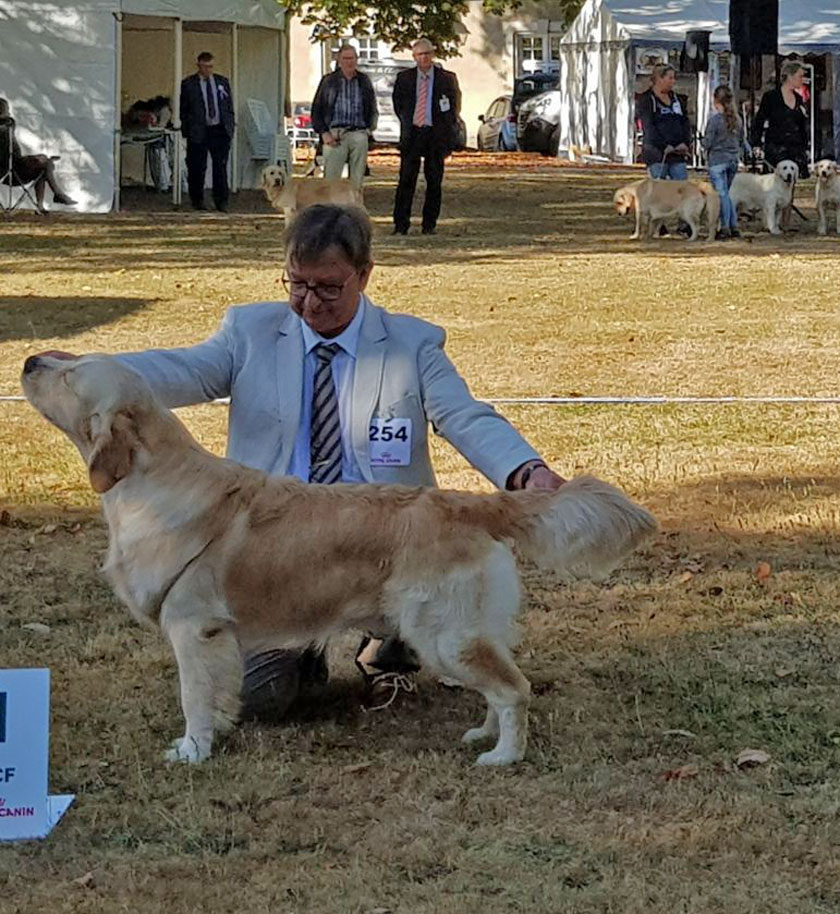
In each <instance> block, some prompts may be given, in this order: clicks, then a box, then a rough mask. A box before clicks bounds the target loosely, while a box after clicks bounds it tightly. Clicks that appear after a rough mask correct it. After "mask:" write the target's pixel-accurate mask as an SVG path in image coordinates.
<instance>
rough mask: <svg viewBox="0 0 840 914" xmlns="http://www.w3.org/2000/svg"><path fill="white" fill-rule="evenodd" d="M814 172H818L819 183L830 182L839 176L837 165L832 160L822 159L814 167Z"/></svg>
mask: <svg viewBox="0 0 840 914" xmlns="http://www.w3.org/2000/svg"><path fill="white" fill-rule="evenodd" d="M814 171H815V172H816V175H817V180H818V181H830V180H831V179H832V178H833V177H834V176H835V175H836V174H838V167H837V163H836V162H833V161H832V160H831V159H820V161H819V162H817V164H816V165H815V166H814Z"/></svg>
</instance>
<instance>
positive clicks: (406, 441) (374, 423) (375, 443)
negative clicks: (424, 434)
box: [368, 419, 411, 467]
mask: <svg viewBox="0 0 840 914" xmlns="http://www.w3.org/2000/svg"><path fill="white" fill-rule="evenodd" d="M368 443H369V444H370V465H371V466H374V467H407V466H408V465H409V463H411V419H371V420H370V427H369V428H368Z"/></svg>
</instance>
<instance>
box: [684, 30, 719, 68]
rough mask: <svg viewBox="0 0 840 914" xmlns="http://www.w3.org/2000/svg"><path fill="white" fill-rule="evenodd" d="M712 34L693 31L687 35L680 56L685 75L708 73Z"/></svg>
mask: <svg viewBox="0 0 840 914" xmlns="http://www.w3.org/2000/svg"><path fill="white" fill-rule="evenodd" d="M711 34H712V33H711V32H706V31H701V30H699V29H693V30H691V31H689V32H686V33H685V43H684V44H683V49H682V54H681V55H680V70H681V71H682V72H683V73H706V72H708V69H709V38H710V37H711Z"/></svg>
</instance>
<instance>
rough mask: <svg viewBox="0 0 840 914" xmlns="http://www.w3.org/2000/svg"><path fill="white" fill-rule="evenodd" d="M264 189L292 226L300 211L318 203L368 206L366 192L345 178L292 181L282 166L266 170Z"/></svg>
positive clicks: (293, 179)
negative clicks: (365, 198)
mask: <svg viewBox="0 0 840 914" xmlns="http://www.w3.org/2000/svg"><path fill="white" fill-rule="evenodd" d="M262 186H263V190H264V191H265V195H266V197H268V201H269V203H271V205H272V206H273V207H274V208H275V209H282V210H283V215H284V216H285V219H286V222H287V223H288V222H291V220H292V219H293V218H294V217H295V214H296V213H297V212H298V210H302V209H306V207H307V206H312V205H313V204H315V203H335V204H337V205H339V206H361V207H364V205H365V200H364V196H363V194H362V191H361V190H360V189H359V188H358V187H355V186H354V185H353V184H351V183H350V182H349V181H347V180H345V179H343V178H341V179H330V180H328V179H326V178H289V177H287V176H286V171H285V169H283V168H281V167H280V166H279V165H268V166H267V167H266V168H264V169H263V172H262Z"/></svg>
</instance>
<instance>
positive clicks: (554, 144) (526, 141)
mask: <svg viewBox="0 0 840 914" xmlns="http://www.w3.org/2000/svg"><path fill="white" fill-rule="evenodd" d="M561 107H562V96H561V93H560V92H559V91H558V90H556V89H553V90H551V91H549V92H541V93H540V94H539V95H535V96H534V97H533V98H529V99H527V100H526V101H524V102H522V104H521V105H520V106H519V111H518V113H517V119H516V139H517V141H518V143H519V148H520V149H521V150H522V151H523V152H539V153H542V155H544V156H556V155H557V151H558V149H559V147H560V110H561Z"/></svg>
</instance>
